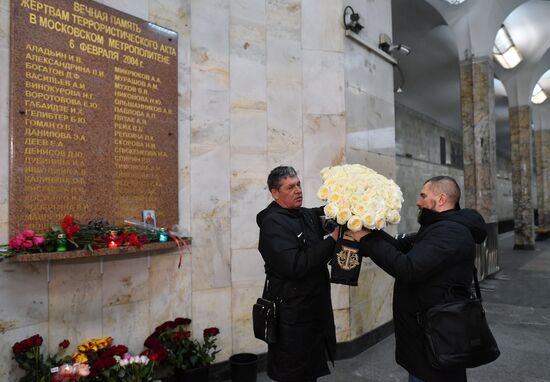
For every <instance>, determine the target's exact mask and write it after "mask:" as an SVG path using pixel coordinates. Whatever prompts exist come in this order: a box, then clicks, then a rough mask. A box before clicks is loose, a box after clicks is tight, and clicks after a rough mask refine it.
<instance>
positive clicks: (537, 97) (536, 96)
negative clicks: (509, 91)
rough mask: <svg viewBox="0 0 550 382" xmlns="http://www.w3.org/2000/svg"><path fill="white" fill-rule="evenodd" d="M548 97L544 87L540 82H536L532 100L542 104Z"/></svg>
mask: <svg viewBox="0 0 550 382" xmlns="http://www.w3.org/2000/svg"><path fill="white" fill-rule="evenodd" d="M547 98H548V95H547V94H546V92H545V91H544V89H543V88H541V86H540V85H539V84H538V82H537V83H536V84H535V88H534V89H533V95H532V96H531V102H533V103H535V104H537V105H538V104H541V103H543V102H544V101H546V99H547Z"/></svg>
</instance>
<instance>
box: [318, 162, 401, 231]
mask: <svg viewBox="0 0 550 382" xmlns="http://www.w3.org/2000/svg"><path fill="white" fill-rule="evenodd" d="M321 179H322V180H323V182H324V183H323V185H322V186H321V187H320V188H319V191H318V192H317V196H318V197H319V198H320V199H321V200H323V201H326V202H327V204H326V205H325V208H324V210H325V215H326V217H328V218H330V219H333V220H336V222H337V223H338V224H340V225H346V226H347V228H348V229H349V230H351V231H354V232H357V231H359V230H361V229H362V228H363V227H365V228H368V229H382V228H384V227H385V226H386V225H389V224H397V223H399V221H400V220H401V216H400V214H399V212H400V210H401V204H402V202H403V194H402V192H401V190H400V188H399V186H398V185H397V184H395V182H394V181H393V180H391V179H388V178H386V177H384V176H383V175H380V174H378V173H377V172H376V171H374V170H372V169H370V168H368V167H365V166H363V165H360V164H351V165H350V164H346V165H341V166H333V167H325V168H324V169H322V170H321Z"/></svg>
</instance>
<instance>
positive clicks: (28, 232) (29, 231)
mask: <svg viewBox="0 0 550 382" xmlns="http://www.w3.org/2000/svg"><path fill="white" fill-rule="evenodd" d="M21 235H23V236H25V237H26V238H31V237H33V236H34V231H33V230H32V229H28V228H27V229H24V230H23V231H22V232H21Z"/></svg>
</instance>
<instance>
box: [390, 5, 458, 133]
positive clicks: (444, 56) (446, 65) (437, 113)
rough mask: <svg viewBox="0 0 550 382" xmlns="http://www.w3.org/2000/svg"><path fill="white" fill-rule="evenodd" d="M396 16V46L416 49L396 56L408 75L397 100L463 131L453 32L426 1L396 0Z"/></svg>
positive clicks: (394, 37)
mask: <svg viewBox="0 0 550 382" xmlns="http://www.w3.org/2000/svg"><path fill="white" fill-rule="evenodd" d="M392 13H393V41H394V43H395V44H405V45H407V46H409V47H411V50H412V53H411V54H409V55H408V56H397V57H396V58H397V60H398V61H399V65H400V67H401V69H402V72H403V76H404V84H403V86H402V88H403V92H401V93H397V94H396V101H397V102H398V103H401V104H403V105H405V106H407V107H409V108H411V109H414V110H416V111H418V112H420V113H423V114H425V115H428V116H430V117H431V118H433V119H435V120H437V121H439V122H441V123H442V124H443V125H445V126H448V127H449V128H455V129H460V128H461V122H460V80H459V60H458V52H457V48H456V43H455V40H454V37H453V34H452V31H451V29H450V28H449V27H448V26H447V25H446V23H445V20H443V18H442V17H441V15H440V14H439V12H437V11H436V10H435V9H434V8H433V7H432V6H431V5H429V4H428V3H426V2H424V1H418V0H414V1H411V0H392ZM399 80H400V79H399V78H396V84H399V82H400V81H399Z"/></svg>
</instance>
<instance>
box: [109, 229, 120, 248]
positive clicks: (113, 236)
mask: <svg viewBox="0 0 550 382" xmlns="http://www.w3.org/2000/svg"><path fill="white" fill-rule="evenodd" d="M116 238H117V234H116V231H114V230H113V231H111V232H110V234H109V239H110V240H109V244H107V246H108V247H109V248H116V247H118V245H117V243H116Z"/></svg>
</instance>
